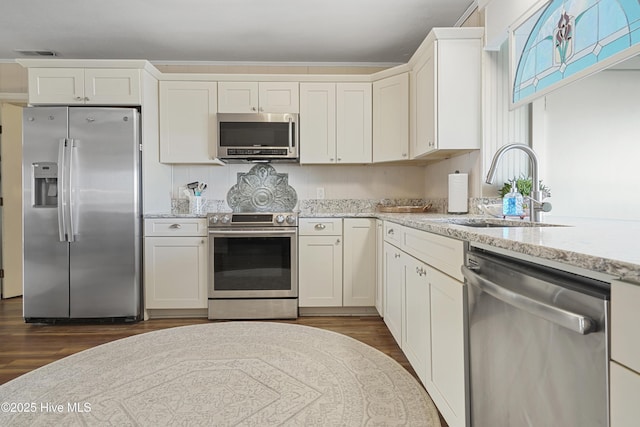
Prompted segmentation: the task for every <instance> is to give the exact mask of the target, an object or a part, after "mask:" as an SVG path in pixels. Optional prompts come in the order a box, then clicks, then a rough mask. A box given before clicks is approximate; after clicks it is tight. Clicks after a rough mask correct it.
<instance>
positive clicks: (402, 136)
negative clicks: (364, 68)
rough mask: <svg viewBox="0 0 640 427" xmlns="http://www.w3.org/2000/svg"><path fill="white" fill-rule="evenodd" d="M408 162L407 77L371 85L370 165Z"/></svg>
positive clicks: (399, 76) (388, 78)
mask: <svg viewBox="0 0 640 427" xmlns="http://www.w3.org/2000/svg"><path fill="white" fill-rule="evenodd" d="M408 159H409V74H408V73H402V74H398V75H396V76H392V77H387V78H385V79H382V80H378V81H376V82H374V83H373V162H374V163H376V162H390V161H396V160H408Z"/></svg>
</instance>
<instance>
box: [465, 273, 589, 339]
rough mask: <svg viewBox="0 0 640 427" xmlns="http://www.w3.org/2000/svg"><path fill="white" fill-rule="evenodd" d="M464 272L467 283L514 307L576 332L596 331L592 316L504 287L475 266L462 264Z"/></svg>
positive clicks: (583, 333)
mask: <svg viewBox="0 0 640 427" xmlns="http://www.w3.org/2000/svg"><path fill="white" fill-rule="evenodd" d="M461 270H462V274H463V275H464V277H465V279H467V283H469V284H470V285H472V286H475V287H476V288H478V289H480V290H481V291H484V292H486V293H488V294H489V295H491V296H492V297H494V298H497V299H499V300H500V301H502V302H505V303H507V304H509V305H512V306H514V307H517V308H520V309H522V310H525V311H527V312H529V313H531V314H533V315H534V316H538V317H541V318H543V319H546V320H548V321H550V322H552V323H555V324H556V325H560V326H564V327H565V328H568V329H570V330H572V331H574V332H578V333H579V334H582V335H586V334H588V333H590V332H594V330H595V329H596V328H595V326H596V322H595V321H594V320H593V319H591V318H590V317H587V316H583V315H581V314H578V313H573V312H571V311H567V310H564V309H562V308H559V307H555V306H553V305H550V304H546V303H544V302H542V301H538V300H535V299H533V298H529V297H528V296H525V295H522V294H519V293H517V292H513V291H511V290H509V289H506V288H503V287H502V286H500V285H498V284H497V283H494V282H492V281H491V280H488V279H486V278H485V277H483V276H481V275H480V274H478V273H476V272H475V271H473V268H469V267H467V266H462V269H461Z"/></svg>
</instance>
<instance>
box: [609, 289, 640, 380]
mask: <svg viewBox="0 0 640 427" xmlns="http://www.w3.org/2000/svg"><path fill="white" fill-rule="evenodd" d="M638 307H640V285H635V284H632V283H625V282H620V281H616V280H614V281H613V282H612V283H611V358H612V359H613V360H615V361H616V362H618V363H621V364H623V365H626V366H628V367H629V368H631V369H633V370H635V371H636V372H640V340H638V315H637V313H638Z"/></svg>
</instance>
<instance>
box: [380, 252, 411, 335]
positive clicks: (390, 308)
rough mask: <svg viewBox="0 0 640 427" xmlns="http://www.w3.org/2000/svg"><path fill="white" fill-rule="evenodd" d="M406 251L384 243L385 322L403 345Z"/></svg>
mask: <svg viewBox="0 0 640 427" xmlns="http://www.w3.org/2000/svg"><path fill="white" fill-rule="evenodd" d="M403 255H404V256H406V254H405V253H404V252H402V251H401V250H400V249H398V248H397V247H395V246H394V245H392V244H391V243H389V242H386V241H385V243H384V323H385V324H386V325H387V328H389V331H390V332H391V335H393V338H395V340H396V342H397V343H398V345H400V346H402V287H403V282H404V264H403V261H404V260H403V259H402V258H403Z"/></svg>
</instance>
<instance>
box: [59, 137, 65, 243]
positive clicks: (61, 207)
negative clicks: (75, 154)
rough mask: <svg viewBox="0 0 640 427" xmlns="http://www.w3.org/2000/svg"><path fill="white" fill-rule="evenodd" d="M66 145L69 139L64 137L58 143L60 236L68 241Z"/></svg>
mask: <svg viewBox="0 0 640 427" xmlns="http://www.w3.org/2000/svg"><path fill="white" fill-rule="evenodd" d="M66 147H67V139H66V138H62V139H61V140H60V141H59V145H58V190H59V191H58V236H59V238H60V241H61V242H66V241H67V221H66V219H67V215H66V211H67V198H66V190H65V189H66V181H67V180H66V165H67V162H66V157H67V156H66V151H67V150H66Z"/></svg>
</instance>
